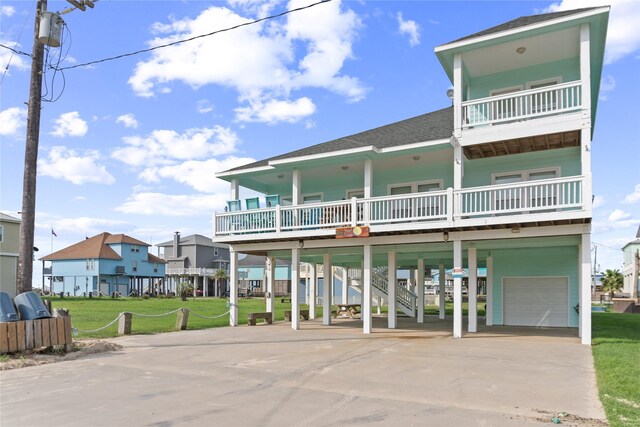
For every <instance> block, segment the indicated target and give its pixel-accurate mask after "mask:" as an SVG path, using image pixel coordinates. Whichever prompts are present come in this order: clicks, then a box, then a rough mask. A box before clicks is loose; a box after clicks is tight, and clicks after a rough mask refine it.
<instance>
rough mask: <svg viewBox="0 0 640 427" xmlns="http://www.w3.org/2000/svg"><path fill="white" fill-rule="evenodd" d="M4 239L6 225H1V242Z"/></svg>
mask: <svg viewBox="0 0 640 427" xmlns="http://www.w3.org/2000/svg"><path fill="white" fill-rule="evenodd" d="M3 239H4V225H0V242H2V241H3Z"/></svg>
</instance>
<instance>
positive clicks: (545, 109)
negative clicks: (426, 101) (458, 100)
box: [462, 80, 582, 128]
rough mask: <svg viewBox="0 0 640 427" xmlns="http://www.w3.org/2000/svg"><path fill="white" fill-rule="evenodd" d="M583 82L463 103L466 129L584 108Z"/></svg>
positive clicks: (464, 126)
mask: <svg viewBox="0 0 640 427" xmlns="http://www.w3.org/2000/svg"><path fill="white" fill-rule="evenodd" d="M581 84H582V83H581V82H580V81H579V80H578V81H573V82H569V83H563V84H557V85H553V86H545V87H544V88H540V89H529V90H522V91H518V92H514V93H509V94H505V95H499V96H491V97H488V98H482V99H474V100H472V101H466V102H463V103H462V127H463V128H470V127H473V126H480V125H489V124H494V123H503V122H509V121H514V120H522V119H528V118H533V117H540V116H545V115H551V114H560V113H566V112H570V111H578V110H580V109H581V108H582V92H581Z"/></svg>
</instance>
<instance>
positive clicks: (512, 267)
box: [489, 246, 578, 327]
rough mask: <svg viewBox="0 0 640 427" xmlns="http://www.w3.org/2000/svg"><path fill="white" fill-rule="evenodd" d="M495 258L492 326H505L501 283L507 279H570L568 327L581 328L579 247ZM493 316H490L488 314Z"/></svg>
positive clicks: (505, 252)
mask: <svg viewBox="0 0 640 427" xmlns="http://www.w3.org/2000/svg"><path fill="white" fill-rule="evenodd" d="M491 255H492V256H493V323H494V325H501V324H503V311H502V279H503V278H504V277H544V276H547V277H568V278H569V326H570V327H577V326H578V313H576V311H575V310H574V309H573V307H575V306H576V305H577V304H578V247H577V246H565V247H550V248H531V249H497V250H492V251H491ZM489 315H490V314H489Z"/></svg>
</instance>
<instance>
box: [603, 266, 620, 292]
mask: <svg viewBox="0 0 640 427" xmlns="http://www.w3.org/2000/svg"><path fill="white" fill-rule="evenodd" d="M601 274H604V276H602V278H600V283H602V291H603V292H608V293H609V295H610V297H611V298H612V299H613V296H614V294H615V293H616V292H620V290H621V289H622V286H624V276H622V273H620V271H619V270H617V269H616V270H611V269H609V268H608V269H607V271H605V272H604V273H601Z"/></svg>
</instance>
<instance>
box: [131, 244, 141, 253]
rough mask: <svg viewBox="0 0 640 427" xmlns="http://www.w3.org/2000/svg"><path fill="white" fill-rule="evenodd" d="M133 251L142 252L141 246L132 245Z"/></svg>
mask: <svg viewBox="0 0 640 427" xmlns="http://www.w3.org/2000/svg"><path fill="white" fill-rule="evenodd" d="M131 252H140V246H138V245H131Z"/></svg>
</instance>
